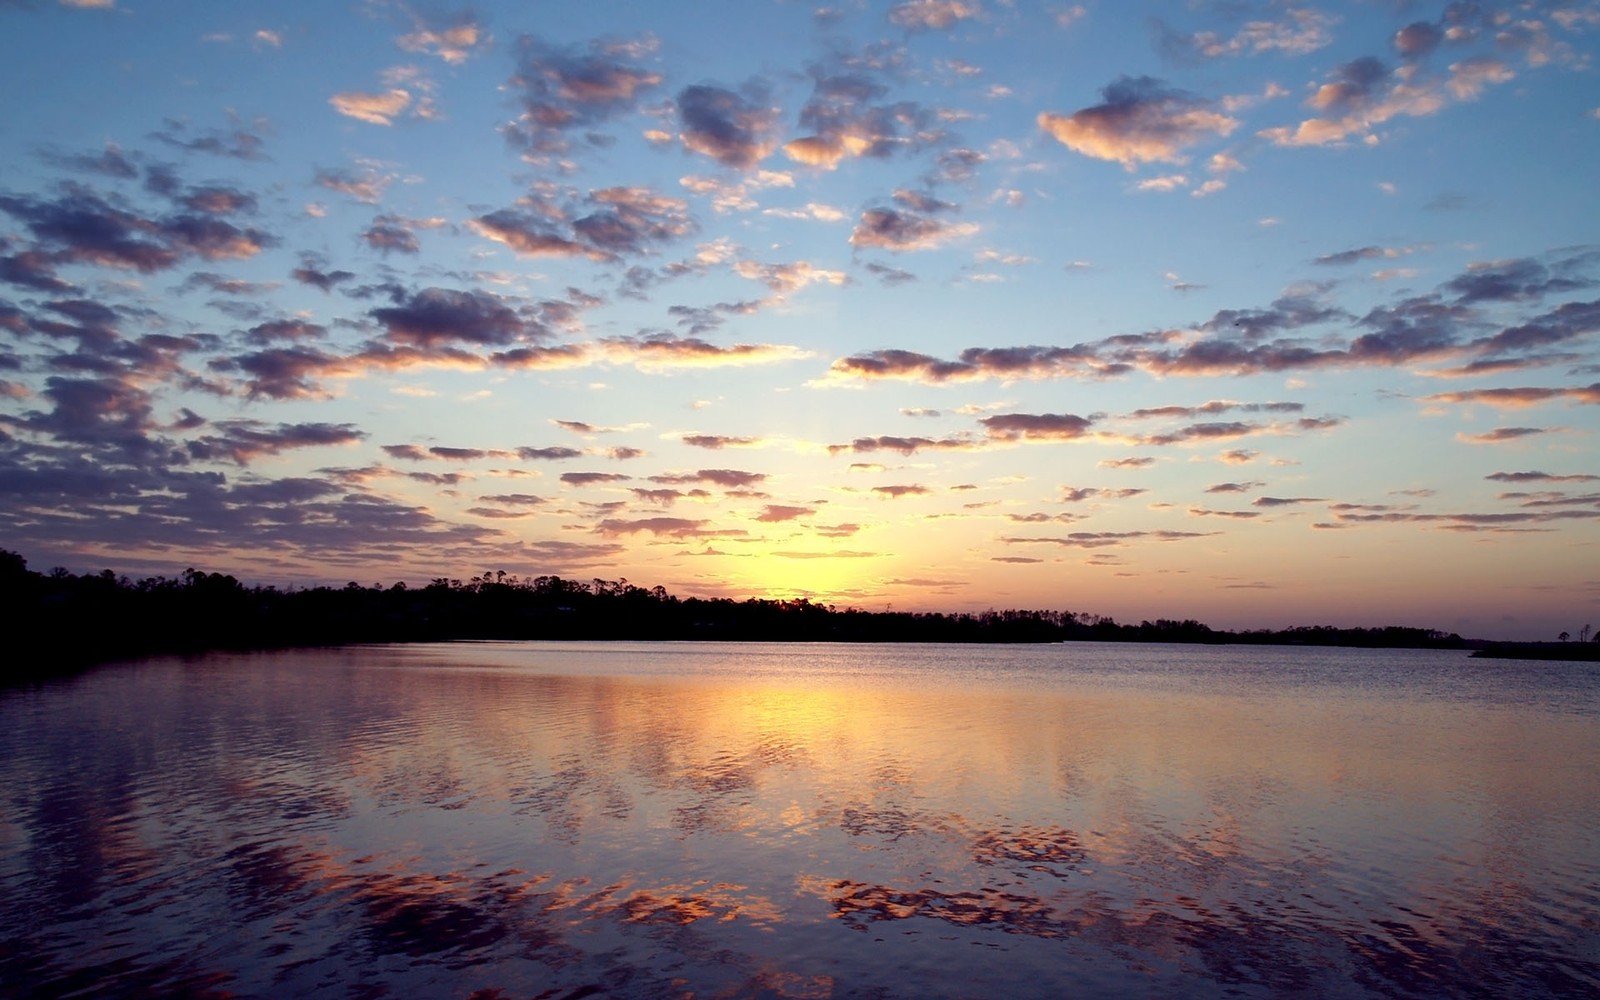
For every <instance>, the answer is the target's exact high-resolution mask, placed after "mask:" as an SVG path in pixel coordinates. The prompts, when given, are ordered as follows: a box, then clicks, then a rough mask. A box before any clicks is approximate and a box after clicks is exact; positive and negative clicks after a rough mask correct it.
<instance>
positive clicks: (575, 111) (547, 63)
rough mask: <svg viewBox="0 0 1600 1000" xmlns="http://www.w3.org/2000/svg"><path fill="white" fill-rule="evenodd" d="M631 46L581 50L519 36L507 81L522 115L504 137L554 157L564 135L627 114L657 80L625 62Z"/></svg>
mask: <svg viewBox="0 0 1600 1000" xmlns="http://www.w3.org/2000/svg"><path fill="white" fill-rule="evenodd" d="M635 48H636V47H631V46H627V45H618V44H614V43H607V42H601V41H595V42H591V43H590V44H589V46H588V48H587V51H582V50H579V49H577V48H573V47H561V46H554V45H549V44H547V43H545V42H542V41H540V40H539V39H537V38H534V37H532V36H526V35H525V36H523V37H522V38H521V39H519V40H518V43H517V71H516V73H515V75H513V76H512V77H511V81H510V86H511V87H512V88H513V89H514V90H515V91H516V92H517V94H518V99H519V102H520V104H521V107H522V114H521V115H520V116H519V117H518V119H517V121H516V122H515V123H514V124H512V125H511V126H509V127H508V128H507V135H508V137H510V138H511V140H512V141H513V142H515V143H518V144H520V145H522V146H524V147H525V148H527V149H528V150H529V151H530V152H531V153H534V154H538V155H548V154H559V153H563V152H565V151H566V149H567V147H568V133H569V132H572V131H575V130H577V129H582V128H590V127H593V126H595V125H599V124H601V123H603V122H605V121H607V120H609V119H612V118H616V117H619V116H621V115H623V114H626V113H627V112H629V111H632V110H633V109H634V107H635V106H636V105H637V103H638V102H639V100H640V98H641V97H642V95H643V94H644V93H645V92H647V91H649V90H651V89H653V88H654V87H656V86H657V85H658V84H660V82H661V80H662V77H661V74H659V73H655V72H651V71H650V70H647V69H644V68H642V67H640V66H638V65H636V64H634V63H633V62H631V61H630V55H631V51H630V50H633V49H635Z"/></svg>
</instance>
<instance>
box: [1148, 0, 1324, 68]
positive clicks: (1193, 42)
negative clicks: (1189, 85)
mask: <svg viewBox="0 0 1600 1000" xmlns="http://www.w3.org/2000/svg"><path fill="white" fill-rule="evenodd" d="M1337 20H1338V19H1337V18H1335V17H1333V16H1332V15H1329V14H1324V13H1322V12H1321V11H1317V10H1312V9H1310V8H1305V7H1300V8H1290V9H1288V10H1286V11H1285V12H1284V14H1283V17H1282V19H1281V20H1277V21H1267V20H1256V21H1248V22H1246V23H1245V24H1244V26H1243V27H1241V28H1240V29H1239V31H1238V32H1237V33H1235V34H1234V35H1232V36H1231V37H1226V36H1223V35H1220V34H1218V33H1217V32H1214V31H1200V32H1196V33H1194V34H1192V35H1183V34H1180V33H1178V32H1175V31H1172V30H1171V29H1166V30H1165V31H1163V32H1162V35H1161V41H1162V45H1163V48H1165V49H1166V50H1167V51H1168V52H1169V53H1173V54H1183V55H1193V56H1198V57H1201V58H1204V59H1220V58H1223V57H1228V56H1246V55H1261V54H1263V53H1281V54H1283V55H1307V54H1309V53H1312V52H1315V51H1317V50H1318V49H1321V48H1324V47H1326V46H1327V45H1329V44H1331V43H1332V42H1333V36H1332V34H1331V32H1330V31H1329V29H1330V28H1331V27H1333V25H1334V24H1335V23H1336V21H1337Z"/></svg>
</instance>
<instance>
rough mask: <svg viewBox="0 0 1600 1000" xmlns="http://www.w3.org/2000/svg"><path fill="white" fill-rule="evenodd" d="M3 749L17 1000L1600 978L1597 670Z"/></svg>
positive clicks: (1246, 682)
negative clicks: (38, 999) (27, 999)
mask: <svg viewBox="0 0 1600 1000" xmlns="http://www.w3.org/2000/svg"><path fill="white" fill-rule="evenodd" d="M0 753H3V756H0V796H3V799H0V805H3V813H0V942H3V943H0V993H3V994H4V995H8V996H118V995H123V996H132V995H155V996H216V997H222V996H246V997H284V996H315V995H325V996H339V997H344V996H361V997H385V996H393V997H415V996H430V997H468V996H475V997H479V998H485V1000H487V998H493V997H580V996H601V995H604V996H618V997H668V996H680V997H689V996H694V997H758V996H759V997H819V998H820V997H877V998H899V997H906V998H910V997H983V996H1009V997H1029V996H1109V995H1120V996H1151V997H1155V996H1195V997H1240V996H1243V997H1249V996H1282V995H1289V994H1293V995H1297V996H1313V997H1316V996H1322V997H1438V996H1444V997H1508V996H1519V997H1537V996H1571V997H1580V996H1581V997H1592V996H1595V995H1597V994H1600V772H1597V769H1596V762H1597V761H1600V669H1597V666H1596V665H1594V664H1558V663H1516V662H1508V661H1480V660H1471V659H1468V658H1467V657H1466V656H1465V654H1462V653H1459V652H1435V651H1370V650H1331V649H1291V648H1284V647H1194V646H1135V645H1103V644H1067V645H1057V646H1027V647H1012V646H1002V647H995V646H979V647H973V646H840V645H719V644H710V643H705V644H702V643H681V644H679V643H672V644H654V645H643V644H639V645H634V644H599V643H593V644H580V643H565V644H527V643H472V644H449V645H443V644H441V645H417V646H379V647H353V648H346V649H339V650H319V651H294V652H281V653H263V654H243V655H211V656H206V657H202V658H197V659H163V660H152V661H146V662H141V663H135V664H127V665H118V666H114V667H108V668H103V669H100V670H97V671H95V672H93V673H90V674H88V675H85V676H83V677H80V678H76V679H73V680H71V681H66V682H60V683H54V684H50V685H46V686H43V687H40V688H37V689H32V690H24V691H13V692H7V693H5V694H0Z"/></svg>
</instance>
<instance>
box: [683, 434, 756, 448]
mask: <svg viewBox="0 0 1600 1000" xmlns="http://www.w3.org/2000/svg"><path fill="white" fill-rule="evenodd" d="M678 440H680V441H682V442H683V443H684V444H686V445H689V446H690V447H692V448H708V449H710V450H712V451H720V450H721V449H723V448H755V447H759V446H760V445H761V444H762V443H763V440H762V439H761V438H758V437H734V436H730V435H725V434H684V435H681V436H680V437H679V438H678Z"/></svg>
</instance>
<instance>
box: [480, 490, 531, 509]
mask: <svg viewBox="0 0 1600 1000" xmlns="http://www.w3.org/2000/svg"><path fill="white" fill-rule="evenodd" d="M478 499H479V500H481V501H483V502H484V503H499V504H506V505H507V506H512V507H534V506H538V505H539V504H542V503H548V501H547V500H545V498H544V497H541V496H535V495H534V494H532V493H497V494H493V495H490V496H480V497H479V498H478Z"/></svg>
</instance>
